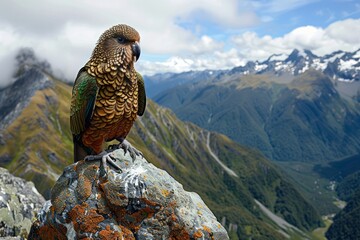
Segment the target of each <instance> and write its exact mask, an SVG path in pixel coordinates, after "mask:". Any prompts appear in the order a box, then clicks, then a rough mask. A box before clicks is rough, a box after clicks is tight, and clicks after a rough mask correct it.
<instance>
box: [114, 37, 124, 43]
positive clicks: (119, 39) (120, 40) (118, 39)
mask: <svg viewBox="0 0 360 240" xmlns="http://www.w3.org/2000/svg"><path fill="white" fill-rule="evenodd" d="M116 40H117V41H118V42H119V43H125V42H126V40H125V38H122V37H117V38H116Z"/></svg>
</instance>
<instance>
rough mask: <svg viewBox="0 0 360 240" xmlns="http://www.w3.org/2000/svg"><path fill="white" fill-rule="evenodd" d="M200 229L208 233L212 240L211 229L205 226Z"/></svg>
mask: <svg viewBox="0 0 360 240" xmlns="http://www.w3.org/2000/svg"><path fill="white" fill-rule="evenodd" d="M202 227H203V229H204V230H205V231H206V232H208V233H209V236H210V237H211V239H212V240H214V236H213V235H214V234H213V232H212V231H211V229H210V228H209V227H207V226H205V225H203V226H202Z"/></svg>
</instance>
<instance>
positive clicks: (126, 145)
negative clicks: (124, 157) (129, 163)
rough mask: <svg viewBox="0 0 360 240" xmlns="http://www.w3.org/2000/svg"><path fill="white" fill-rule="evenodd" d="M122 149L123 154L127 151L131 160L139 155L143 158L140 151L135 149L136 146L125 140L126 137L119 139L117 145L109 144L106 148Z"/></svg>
mask: <svg viewBox="0 0 360 240" xmlns="http://www.w3.org/2000/svg"><path fill="white" fill-rule="evenodd" d="M114 148H115V149H120V148H121V149H123V150H124V154H126V153H127V152H129V154H130V156H131V158H132V159H133V160H135V158H136V156H141V157H142V158H144V155H143V154H142V152H141V151H139V150H137V149H136V148H134V147H133V146H132V145H131V144H130V143H129V141H127V140H126V139H121V143H120V144H119V145H111V146H109V148H108V149H114Z"/></svg>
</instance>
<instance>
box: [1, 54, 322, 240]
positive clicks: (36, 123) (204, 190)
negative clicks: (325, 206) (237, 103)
mask: <svg viewBox="0 0 360 240" xmlns="http://www.w3.org/2000/svg"><path fill="white" fill-rule="evenodd" d="M19 54H20V55H22V57H24V58H25V60H26V61H23V62H18V64H19V66H18V71H17V72H16V75H15V78H16V81H15V82H14V83H13V84H11V85H9V86H7V87H5V88H3V89H1V90H0V99H1V102H0V103H1V104H0V112H1V116H0V125H1V131H0V165H1V166H3V167H5V168H7V169H8V170H9V171H11V172H12V173H14V174H15V175H17V176H20V177H23V178H25V179H27V180H31V181H33V182H34V183H35V185H36V187H37V188H38V189H39V191H40V192H41V193H42V194H43V195H44V196H45V197H47V198H48V197H49V190H50V188H51V186H52V185H53V183H54V182H55V180H56V179H57V178H58V177H59V175H60V174H61V172H62V170H63V168H64V167H65V166H67V165H69V164H70V162H68V160H66V159H72V135H71V132H70V127H69V104H70V98H71V86H70V85H68V84H66V83H64V82H62V81H60V80H58V79H57V78H56V77H54V75H53V74H52V73H51V67H50V66H49V65H48V64H45V65H44V64H39V62H38V61H35V60H36V57H35V54H34V53H33V52H31V51H22V52H20V53H19ZM27 55H30V56H33V57H29V58H27ZM29 59H30V60H29ZM34 59H35V60H34ZM44 66H45V67H44ZM128 139H129V141H130V142H131V143H132V144H133V145H134V146H135V147H137V148H138V149H139V150H141V151H142V152H143V154H144V155H145V156H146V158H147V159H148V160H149V161H151V162H152V163H153V164H154V165H156V166H158V167H160V168H162V169H164V170H166V171H167V172H168V173H170V174H171V175H172V176H173V177H174V178H175V179H176V180H177V181H179V182H181V183H182V184H183V185H184V188H185V189H186V190H188V191H195V192H197V193H198V194H199V195H200V196H201V197H202V199H203V200H204V201H205V203H206V204H207V205H208V206H209V207H210V209H211V210H212V211H213V212H214V213H215V215H216V216H217V217H218V219H220V221H221V222H222V224H223V225H224V226H226V229H227V230H228V232H229V235H230V236H231V239H248V238H254V239H282V238H285V237H295V238H311V236H312V235H311V233H310V231H311V230H313V229H315V228H317V227H320V226H322V220H321V218H320V216H319V214H318V212H317V211H316V209H315V208H314V207H313V206H312V205H311V204H309V202H308V201H307V200H306V199H304V197H303V196H302V194H301V193H300V192H299V191H298V190H296V189H295V188H294V186H293V185H292V184H291V183H290V181H289V179H288V176H286V174H284V172H283V171H282V170H280V169H279V168H278V167H277V166H276V165H275V164H273V163H272V162H270V161H269V160H267V159H266V158H265V157H263V155H262V154H261V153H260V152H258V151H257V150H254V149H250V148H248V147H245V146H242V145H239V144H238V143H236V142H234V141H232V140H230V139H229V138H228V137H226V136H225V135H221V134H218V133H215V132H211V131H208V130H205V129H202V128H200V127H198V126H196V125H194V124H192V123H186V122H182V121H181V120H179V119H178V118H177V116H176V115H175V114H174V113H173V112H172V111H171V110H169V109H167V108H164V107H160V106H159V105H157V104H156V103H154V102H152V101H151V100H150V99H149V101H148V105H147V109H146V112H145V115H144V116H143V117H141V118H139V119H138V120H137V121H136V124H135V125H134V127H133V129H132V131H131V134H130V135H129V136H128Z"/></svg>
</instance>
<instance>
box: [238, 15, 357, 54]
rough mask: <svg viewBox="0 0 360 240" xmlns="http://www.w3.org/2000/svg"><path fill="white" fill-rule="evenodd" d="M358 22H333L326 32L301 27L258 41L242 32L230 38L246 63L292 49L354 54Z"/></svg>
mask: <svg viewBox="0 0 360 240" xmlns="http://www.w3.org/2000/svg"><path fill="white" fill-rule="evenodd" d="M355 32H356V33H357V32H360V19H347V20H343V21H338V22H335V23H333V24H331V25H329V26H328V27H327V28H325V29H323V28H319V27H314V26H303V27H299V28H296V29H294V30H292V31H291V32H290V33H287V34H285V35H284V36H282V37H277V38H273V37H271V36H269V35H265V36H262V37H259V36H258V35H257V34H256V33H255V32H245V33H243V34H241V35H239V36H236V37H233V42H234V43H235V44H236V46H237V48H238V49H239V54H240V56H242V57H244V58H245V59H247V60H264V59H266V58H267V57H269V56H270V55H271V54H274V53H290V52H291V51H292V50H293V49H295V48H297V49H308V50H311V51H313V52H314V53H315V54H317V55H320V56H321V55H325V54H328V53H331V52H333V51H337V50H344V51H355V50H357V49H359V48H360V35H359V34H353V33H355Z"/></svg>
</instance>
